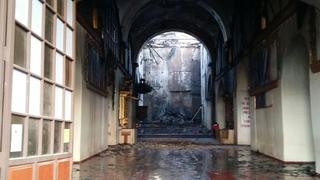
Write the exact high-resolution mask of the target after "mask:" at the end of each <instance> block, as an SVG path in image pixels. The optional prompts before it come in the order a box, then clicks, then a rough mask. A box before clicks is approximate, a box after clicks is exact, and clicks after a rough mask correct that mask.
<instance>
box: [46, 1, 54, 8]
mask: <svg viewBox="0 0 320 180" xmlns="http://www.w3.org/2000/svg"><path fill="white" fill-rule="evenodd" d="M46 2H47V3H48V4H49V5H50V6H52V7H53V6H54V4H53V3H54V1H53V0H46Z"/></svg>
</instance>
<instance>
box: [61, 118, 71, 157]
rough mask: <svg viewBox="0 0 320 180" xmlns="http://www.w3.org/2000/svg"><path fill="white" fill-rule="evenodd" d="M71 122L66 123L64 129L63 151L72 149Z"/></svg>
mask: <svg viewBox="0 0 320 180" xmlns="http://www.w3.org/2000/svg"><path fill="white" fill-rule="evenodd" d="M70 135H71V123H64V130H63V152H69V150H70Z"/></svg>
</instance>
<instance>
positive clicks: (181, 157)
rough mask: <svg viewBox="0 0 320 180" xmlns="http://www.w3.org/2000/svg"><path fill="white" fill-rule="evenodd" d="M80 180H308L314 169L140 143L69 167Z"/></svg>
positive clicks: (187, 146) (229, 150)
mask: <svg viewBox="0 0 320 180" xmlns="http://www.w3.org/2000/svg"><path fill="white" fill-rule="evenodd" d="M73 179H74V180H77V179H81V180H91V179H94V180H149V179H150V180H193V179H201V180H202V179H203V180H207V179H208V180H210V179H217V180H234V179H244V180H253V179H258V180H269V179H270V180H271V179H272V180H273V179H284V180H293V179H298V180H299V179H301V180H313V179H318V178H317V177H316V176H315V173H314V165H313V164H304V165H297V164H296V165H293V164H291V165H284V164H282V163H280V162H278V161H275V160H273V159H270V158H268V157H265V156H263V155H261V154H257V153H254V152H251V151H250V148H249V147H247V146H219V145H209V144H206V145H205V144H193V143H189V142H186V141H184V142H173V141H171V142H157V143H155V142H140V143H138V144H137V145H134V146H129V145H125V146H116V147H110V148H109V150H108V151H106V152H104V153H101V154H100V155H99V156H97V157H95V158H92V159H90V160H88V161H86V162H84V163H82V164H81V165H75V166H74V173H73Z"/></svg>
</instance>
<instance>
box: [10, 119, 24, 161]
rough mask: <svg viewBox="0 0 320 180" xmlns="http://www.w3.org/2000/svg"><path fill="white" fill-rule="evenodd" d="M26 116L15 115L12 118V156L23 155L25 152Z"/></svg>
mask: <svg viewBox="0 0 320 180" xmlns="http://www.w3.org/2000/svg"><path fill="white" fill-rule="evenodd" d="M23 131H24V117H21V116H15V115H13V116H12V118H11V145H10V157H11V158H16V157H21V156H22V155H23V154H22V153H23Z"/></svg>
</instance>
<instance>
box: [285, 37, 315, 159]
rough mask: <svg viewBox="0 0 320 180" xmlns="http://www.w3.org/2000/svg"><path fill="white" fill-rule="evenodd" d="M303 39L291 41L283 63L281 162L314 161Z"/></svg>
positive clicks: (306, 57)
mask: <svg viewBox="0 0 320 180" xmlns="http://www.w3.org/2000/svg"><path fill="white" fill-rule="evenodd" d="M304 43H305V42H304V41H303V39H302V38H299V37H297V38H294V39H293V40H292V41H291V42H290V45H289V46H288V49H287V50H288V51H287V52H286V54H287V55H286V57H285V58H284V60H283V71H282V81H281V86H282V99H283V104H282V109H283V112H282V113H283V127H284V144H285V146H284V161H314V151H313V148H314V147H313V138H312V126H311V119H310V99H309V96H310V95H309V62H308V60H309V58H308V57H309V56H308V49H307V46H306V45H305V44H304Z"/></svg>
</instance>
